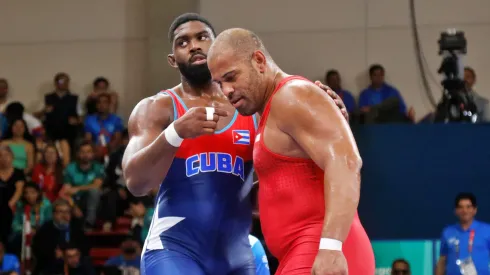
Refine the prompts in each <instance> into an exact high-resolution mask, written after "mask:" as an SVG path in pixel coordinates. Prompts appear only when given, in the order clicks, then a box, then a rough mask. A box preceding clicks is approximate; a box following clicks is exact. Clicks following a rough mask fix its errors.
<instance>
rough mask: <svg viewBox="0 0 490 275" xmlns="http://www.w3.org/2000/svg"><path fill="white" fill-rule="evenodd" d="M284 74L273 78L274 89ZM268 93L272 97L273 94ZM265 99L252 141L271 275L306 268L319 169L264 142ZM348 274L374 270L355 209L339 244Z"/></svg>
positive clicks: (314, 247)
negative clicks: (275, 263) (273, 265)
mask: <svg viewBox="0 0 490 275" xmlns="http://www.w3.org/2000/svg"><path fill="white" fill-rule="evenodd" d="M294 79H296V80H297V79H301V80H305V81H309V80H306V79H305V78H302V77H299V76H290V77H286V78H284V79H283V80H282V81H280V82H279V83H278V84H277V87H276V89H275V91H274V94H275V93H276V92H277V91H278V90H279V89H280V88H281V87H283V86H284V84H286V83H287V82H288V81H291V80H294ZM274 94H273V95H272V97H273V96H274ZM272 97H271V99H269V102H268V103H267V105H266V107H265V109H264V113H263V114H262V118H261V120H260V124H259V129H258V131H257V136H256V139H255V145H254V154H253V161H254V167H255V171H256V172H257V175H258V177H259V180H260V183H259V184H260V185H259V186H260V187H259V208H260V221H261V225H262V232H263V233H264V237H265V241H266V243H267V247H268V248H269V249H270V251H271V252H272V254H273V255H274V256H275V257H277V258H278V260H279V268H278V270H277V272H276V275H299V274H308V275H309V274H311V268H312V266H313V262H314V260H315V257H316V255H317V253H318V247H319V243H320V238H321V231H322V227H323V218H324V216H325V199H324V192H323V191H324V182H323V179H324V171H323V170H322V169H321V168H320V167H318V166H317V165H316V164H315V163H314V162H313V161H312V160H311V159H304V158H294V157H287V156H282V155H279V154H276V153H274V152H272V151H270V150H269V149H268V148H267V146H266V145H265V144H264V128H265V125H266V122H267V117H268V115H269V110H270V103H271V101H272ZM343 253H344V255H345V257H346V259H347V262H348V265H349V275H374V272H375V266H374V254H373V250H372V247H371V242H370V241H369V238H368V236H367V235H366V232H365V231H364V228H363V227H362V225H361V223H360V221H359V217H358V215H357V213H356V216H355V218H354V221H353V223H352V226H351V228H350V231H349V235H348V236H347V239H346V240H345V242H344V244H343Z"/></svg>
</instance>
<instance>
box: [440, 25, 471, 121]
mask: <svg viewBox="0 0 490 275" xmlns="http://www.w3.org/2000/svg"><path fill="white" fill-rule="evenodd" d="M438 42H439V55H441V56H443V60H442V63H441V66H440V67H439V70H438V71H437V72H438V73H439V74H442V75H444V79H443V80H442V82H441V84H442V86H443V87H444V91H443V96H442V100H441V102H440V103H439V105H438V106H437V110H436V115H435V121H436V122H470V123H475V122H477V120H478V115H477V109H476V105H475V103H474V101H473V99H472V97H471V95H469V94H468V91H467V90H466V88H465V87H466V86H465V82H464V65H463V63H462V62H461V59H462V58H461V57H462V56H463V55H465V54H466V44H467V43H466V38H465V36H464V32H462V31H456V30H448V31H446V32H442V33H441V37H440V39H439V41H438Z"/></svg>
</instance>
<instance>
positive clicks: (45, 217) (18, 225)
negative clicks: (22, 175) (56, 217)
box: [11, 182, 53, 256]
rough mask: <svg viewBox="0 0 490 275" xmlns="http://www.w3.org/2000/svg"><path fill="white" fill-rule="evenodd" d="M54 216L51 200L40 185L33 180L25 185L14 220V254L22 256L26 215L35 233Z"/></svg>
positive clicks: (30, 227) (12, 238) (30, 230)
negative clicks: (43, 192)
mask: <svg viewBox="0 0 490 275" xmlns="http://www.w3.org/2000/svg"><path fill="white" fill-rule="evenodd" d="M52 216H53V209H52V208H51V202H50V201H49V200H48V199H46V198H45V197H44V196H43V194H42V193H41V189H39V186H38V185H37V184H35V183H33V182H28V183H26V184H25V185H24V194H23V196H22V199H21V200H19V202H17V206H16V208H15V213H14V220H13V222H12V236H11V242H12V248H13V249H14V251H13V252H14V254H16V255H17V256H20V252H21V248H22V247H21V246H22V234H23V231H24V230H25V228H26V225H25V224H24V217H25V218H26V220H28V221H29V225H30V226H29V232H33V233H35V232H36V231H37V230H38V229H39V227H41V225H43V224H44V223H45V222H47V221H50V220H51V219H52Z"/></svg>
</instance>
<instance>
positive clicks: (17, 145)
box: [2, 118, 35, 175]
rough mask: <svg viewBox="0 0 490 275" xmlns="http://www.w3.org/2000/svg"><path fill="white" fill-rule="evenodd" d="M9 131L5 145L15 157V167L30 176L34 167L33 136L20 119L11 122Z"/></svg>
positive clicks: (6, 134) (4, 141)
mask: <svg viewBox="0 0 490 275" xmlns="http://www.w3.org/2000/svg"><path fill="white" fill-rule="evenodd" d="M10 123H11V124H10V126H9V129H8V131H7V133H5V140H3V141H2V143H3V144H5V145H8V146H9V147H10V149H11V150H12V153H13V155H14V162H13V165H14V167H15V168H17V169H22V170H23V171H24V173H25V174H26V175H28V174H30V173H31V171H32V168H33V167H34V158H35V151H34V144H33V143H32V141H33V140H32V136H31V135H30V134H29V132H28V131H27V126H26V123H25V121H24V120H22V119H20V118H18V119H15V120H13V121H11V122H10Z"/></svg>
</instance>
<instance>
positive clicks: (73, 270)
mask: <svg viewBox="0 0 490 275" xmlns="http://www.w3.org/2000/svg"><path fill="white" fill-rule="evenodd" d="M61 251H62V252H61V255H59V256H60V257H57V260H56V263H55V264H54V265H53V266H52V269H51V273H50V274H67V275H95V274H96V273H95V269H94V267H93V265H92V262H91V261H90V259H89V258H88V257H86V256H84V255H82V254H81V253H80V249H79V248H78V246H77V245H75V244H71V243H68V244H65V245H63V247H62V248H61Z"/></svg>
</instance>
